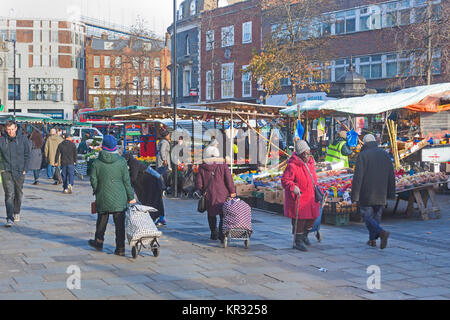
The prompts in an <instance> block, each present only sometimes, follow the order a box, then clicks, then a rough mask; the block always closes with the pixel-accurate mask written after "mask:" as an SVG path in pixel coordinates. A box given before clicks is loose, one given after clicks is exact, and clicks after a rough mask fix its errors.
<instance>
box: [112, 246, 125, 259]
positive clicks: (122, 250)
mask: <svg viewBox="0 0 450 320" xmlns="http://www.w3.org/2000/svg"><path fill="white" fill-rule="evenodd" d="M114 254H115V255H116V256H121V257H124V256H125V248H116V250H115V251H114Z"/></svg>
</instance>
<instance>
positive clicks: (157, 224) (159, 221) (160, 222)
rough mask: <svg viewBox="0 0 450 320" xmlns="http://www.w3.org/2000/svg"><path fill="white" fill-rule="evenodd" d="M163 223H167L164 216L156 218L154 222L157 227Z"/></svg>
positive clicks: (163, 224)
mask: <svg viewBox="0 0 450 320" xmlns="http://www.w3.org/2000/svg"><path fill="white" fill-rule="evenodd" d="M165 225H167V222H166V219H165V218H164V217H160V218H159V219H158V221H157V222H156V226H157V227H162V226H165Z"/></svg>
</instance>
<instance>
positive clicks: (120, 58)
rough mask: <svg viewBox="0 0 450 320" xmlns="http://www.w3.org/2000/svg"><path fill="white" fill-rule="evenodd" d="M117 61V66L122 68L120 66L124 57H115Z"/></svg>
mask: <svg viewBox="0 0 450 320" xmlns="http://www.w3.org/2000/svg"><path fill="white" fill-rule="evenodd" d="M115 60H116V61H115V62H116V68H120V66H121V65H122V57H116V59H115Z"/></svg>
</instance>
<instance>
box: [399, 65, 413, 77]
mask: <svg viewBox="0 0 450 320" xmlns="http://www.w3.org/2000/svg"><path fill="white" fill-rule="evenodd" d="M410 72H411V62H410V61H400V70H399V74H400V75H401V76H403V77H407V76H409V75H410Z"/></svg>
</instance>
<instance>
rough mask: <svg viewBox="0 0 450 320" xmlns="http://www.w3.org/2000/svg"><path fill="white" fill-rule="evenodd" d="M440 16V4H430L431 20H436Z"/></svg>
mask: <svg viewBox="0 0 450 320" xmlns="http://www.w3.org/2000/svg"><path fill="white" fill-rule="evenodd" d="M441 17H442V7H441V4H435V5H432V6H431V20H433V21H436V20H439V19H441Z"/></svg>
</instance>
